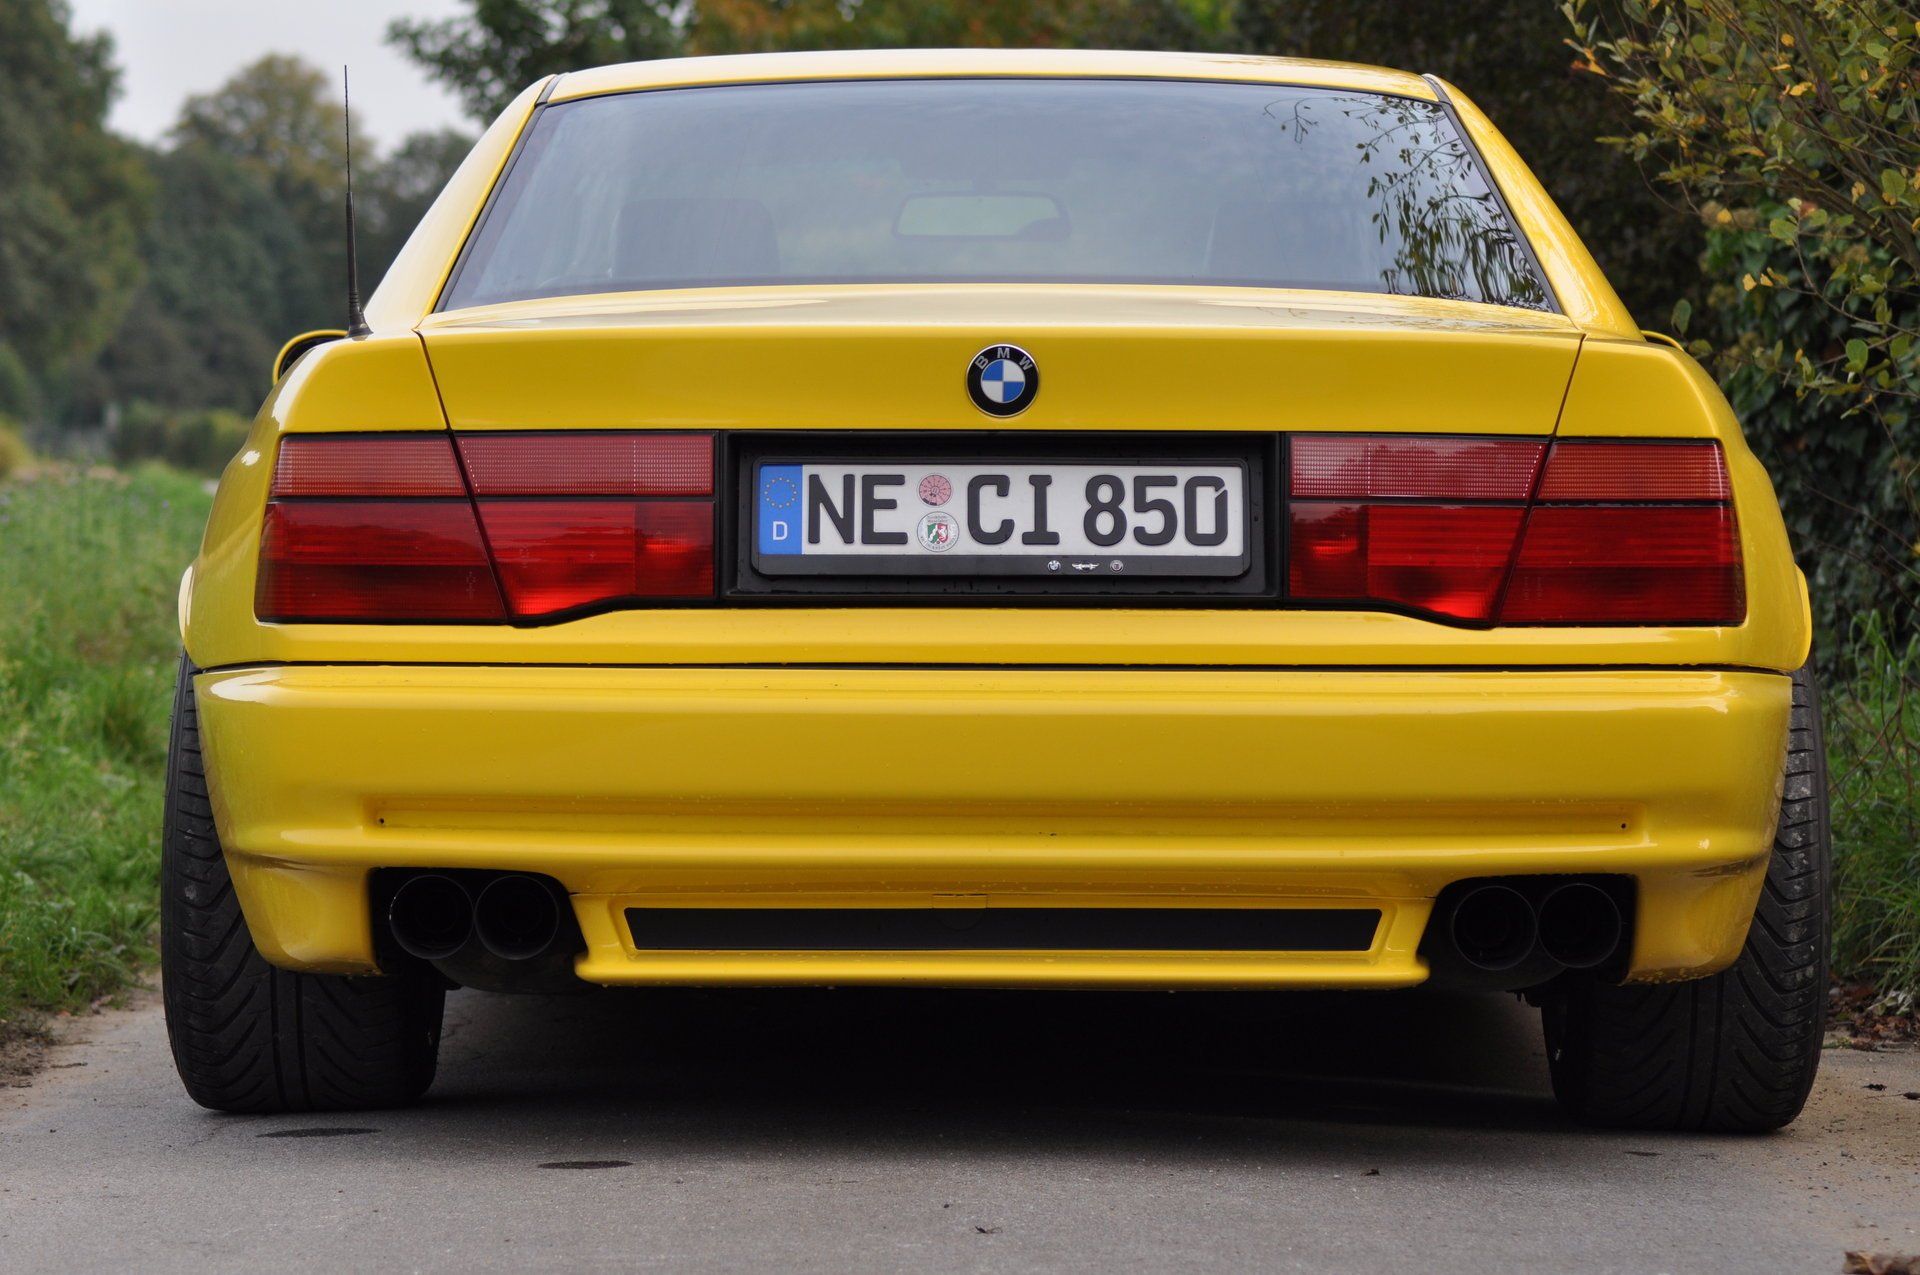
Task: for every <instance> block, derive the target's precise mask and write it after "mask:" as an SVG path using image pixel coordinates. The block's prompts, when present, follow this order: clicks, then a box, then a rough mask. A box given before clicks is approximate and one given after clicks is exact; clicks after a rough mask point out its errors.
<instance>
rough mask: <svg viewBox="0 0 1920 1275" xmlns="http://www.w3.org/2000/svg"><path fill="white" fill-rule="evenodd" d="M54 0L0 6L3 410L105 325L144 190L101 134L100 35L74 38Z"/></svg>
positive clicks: (29, 405) (39, 386) (125, 288)
mask: <svg viewBox="0 0 1920 1275" xmlns="http://www.w3.org/2000/svg"><path fill="white" fill-rule="evenodd" d="M68 22H69V15H68V12H67V7H66V5H65V3H63V0H7V3H5V4H0V174H4V178H3V179H0V395H4V396H5V397H6V398H8V399H15V400H19V399H33V400H40V401H12V402H7V401H0V414H4V413H12V414H16V415H21V416H39V415H42V414H44V412H45V410H46V404H45V402H44V400H45V398H46V397H47V396H48V392H49V390H53V389H57V388H58V383H59V381H60V379H61V377H62V376H63V374H64V373H65V372H66V371H67V369H69V368H70V367H71V366H72V365H74V364H75V363H77V362H80V361H83V360H84V359H86V358H88V357H89V356H91V355H92V353H93V352H94V351H95V350H97V349H98V348H99V346H100V345H101V343H102V342H104V341H105V340H106V338H107V336H108V334H109V333H110V332H111V331H112V330H113V325H114V323H115V321H116V320H117V319H118V318H119V316H120V313H121V311H122V310H123V309H124V307H125V305H126V302H127V299H128V297H129V295H130V294H131V293H132V291H133V288H134V286H135V284H136V283H137V282H138V280H139V276H140V263H139V258H138V256H137V255H136V252H135V245H134V236H135V231H136V228H137V226H138V225H139V224H140V221H141V218H142V216H143V214H144V208H145V200H146V194H147V188H146V183H145V181H144V180H143V178H142V174H141V171H140V167H139V163H138V160H137V157H136V154H135V151H134V149H133V147H131V146H130V145H128V144H127V143H125V142H123V141H121V140H120V139H118V138H116V137H114V136H113V135H112V134H110V133H108V132H107V131H106V129H105V119H106V114H107V108H108V106H109V105H110V104H111V102H112V98H113V93H114V89H115V77H114V71H113V67H112V65H111V61H110V59H111V56H112V51H113V50H112V43H111V42H110V41H109V40H108V39H107V38H106V37H105V36H93V37H90V38H87V39H76V38H75V37H74V36H72V35H71V34H70V33H69V31H68Z"/></svg>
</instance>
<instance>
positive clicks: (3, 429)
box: [0, 416, 33, 481]
mask: <svg viewBox="0 0 1920 1275" xmlns="http://www.w3.org/2000/svg"><path fill="white" fill-rule="evenodd" d="M32 459H33V453H32V452H30V451H28V450H27V442H26V440H25V439H23V438H21V437H20V427H19V425H17V424H15V423H14V422H13V421H10V420H8V419H7V418H6V417H4V416H0V481H5V480H6V479H7V478H8V477H10V476H11V475H12V474H13V472H14V471H15V470H17V469H21V468H24V467H25V466H26V465H27V463H28V462H29V461H31V460H32Z"/></svg>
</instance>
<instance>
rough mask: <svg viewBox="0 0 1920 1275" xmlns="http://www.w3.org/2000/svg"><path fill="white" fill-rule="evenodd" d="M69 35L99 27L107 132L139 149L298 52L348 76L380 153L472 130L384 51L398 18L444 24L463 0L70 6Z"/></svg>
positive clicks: (87, 1) (442, 95) (431, 87)
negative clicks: (241, 73) (109, 51)
mask: <svg viewBox="0 0 1920 1275" xmlns="http://www.w3.org/2000/svg"><path fill="white" fill-rule="evenodd" d="M69 3H70V4H71V5H72V8H73V20H74V26H75V27H76V28H77V29H78V30H81V31H97V30H100V29H102V28H105V29H106V30H107V31H109V32H111V33H112V35H113V42H114V47H115V54H114V56H115V60H116V61H117V62H118V63H119V64H120V76H121V78H120V90H121V91H120V100H119V101H118V102H117V103H116V104H115V105H114V109H113V115H112V120H111V122H112V125H113V127H114V128H115V129H117V130H119V131H120V132H122V133H126V134H128V135H130V136H133V137H138V138H140V139H142V140H143V141H154V140H156V139H158V138H159V137H160V136H161V135H162V134H164V133H165V132H166V131H167V130H168V129H169V128H171V127H172V126H173V122H174V120H175V119H176V118H177V117H178V116H179V114H180V104H181V103H182V102H183V101H185V100H186V99H187V97H188V96H190V95H191V94H194V93H205V92H207V91H209V90H210V89H214V88H217V87H219V86H220V85H221V84H222V83H223V82H225V81H226V79H227V78H228V77H229V76H230V75H232V74H233V73H234V72H235V71H237V70H239V69H240V68H241V67H243V66H245V65H247V64H248V63H249V62H252V61H254V60H255V59H256V58H259V57H261V56H262V55H263V54H267V53H295V54H298V55H299V56H301V57H303V58H305V59H306V60H307V61H309V62H312V63H313V64H315V65H316V66H319V67H322V68H325V69H327V70H328V71H330V72H332V73H333V74H338V73H339V68H340V67H341V66H351V67H352V68H353V103H354V114H355V115H356V116H358V117H359V118H360V119H361V120H362V121H364V126H365V129H366V131H367V132H368V133H369V134H371V135H372V137H373V138H374V140H376V141H378V142H379V143H381V144H382V145H385V146H391V145H393V144H394V143H396V142H398V141H399V140H400V139H401V138H403V137H405V136H406V135H407V134H408V133H412V132H416V131H418V130H420V129H428V128H439V127H442V126H445V125H456V126H459V127H462V128H465V129H467V130H469V131H474V129H475V126H474V125H473V123H472V122H470V121H468V120H466V119H465V118H464V117H463V116H462V114H461V112H460V106H459V103H458V102H456V101H455V100H454V97H453V95H452V94H451V93H448V92H447V91H446V90H444V89H441V88H439V87H438V86H437V85H435V84H432V83H430V82H429V81H428V80H427V79H426V77H425V76H424V75H422V74H421V72H420V71H419V70H418V69H417V68H416V67H415V66H414V65H413V64H412V63H411V62H408V61H407V60H406V59H405V58H403V57H402V56H401V55H400V54H399V53H397V52H395V51H394V50H392V49H390V48H388V47H387V45H386V43H385V40H384V38H383V37H384V36H385V34H386V30H387V23H388V22H389V21H391V20H392V19H394V18H397V17H429V18H437V17H444V16H446V15H448V14H451V13H455V12H459V11H462V10H464V9H465V8H466V5H464V4H463V3H461V0H69Z"/></svg>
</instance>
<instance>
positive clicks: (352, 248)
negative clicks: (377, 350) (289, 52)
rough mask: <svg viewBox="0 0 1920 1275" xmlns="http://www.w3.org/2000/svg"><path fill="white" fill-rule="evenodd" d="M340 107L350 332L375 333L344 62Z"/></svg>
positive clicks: (350, 98)
mask: <svg viewBox="0 0 1920 1275" xmlns="http://www.w3.org/2000/svg"><path fill="white" fill-rule="evenodd" d="M340 109H341V113H342V114H343V115H344V116H345V117H346V122H347V335H348V336H350V337H362V336H372V335H373V329H372V328H370V327H368V326H367V312H366V311H365V310H364V309H362V308H361V305H360V249H359V244H358V241H357V240H356V239H355V237H354V230H353V84H352V81H351V80H350V79H349V77H348V69H347V68H346V67H344V66H343V67H341V68H340Z"/></svg>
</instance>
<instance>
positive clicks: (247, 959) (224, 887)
mask: <svg viewBox="0 0 1920 1275" xmlns="http://www.w3.org/2000/svg"><path fill="white" fill-rule="evenodd" d="M193 672H194V670H193V667H192V665H190V664H189V663H188V662H187V661H186V660H185V659H184V658H183V659H182V660H181V661H180V680H179V684H178V686H177V687H176V689H175V691H174V700H173V733H172V739H171V742H170V744H169V747H168V759H167V809H166V821H165V825H164V828H163V831H162V841H161V849H160V889H161V896H160V979H161V988H162V999H163V1000H164V1002H165V1007H166V1016H167V1039H168V1041H169V1043H170V1044H171V1045H172V1046H173V1062H174V1066H175V1067H176V1068H178V1069H179V1072H180V1079H181V1080H182V1081H183V1082H184V1083H185V1084H186V1087H187V1092H188V1093H189V1094H190V1095H192V1097H193V1100H194V1101H195V1102H197V1103H199V1104H200V1105H201V1106H203V1107H212V1108H213V1109H214V1110H216V1111H240V1112H282V1111H351V1110H360V1109H366V1108H375V1107H398V1106H404V1105H405V1104H407V1103H410V1102H413V1101H414V1100H415V1099H417V1098H419V1097H420V1095H421V1094H422V1093H424V1092H426V1089H427V1086H428V1085H429V1084H431V1083H433V1071H434V1064H435V1060H436V1058H437V1056H438V1053H439V1048H440V1013H441V1008H442V1002H443V1000H444V998H445V992H444V990H443V988H442V986H441V985H440V983H439V982H438V981H437V980H435V979H433V978H432V977H431V975H430V974H428V973H427V972H426V971H424V970H412V971H407V972H404V973H400V974H396V975H393V976H390V977H369V978H349V977H344V976H335V975H327V974H295V973H290V972H289V971H286V970H281V969H275V968H274V967H273V966H271V965H269V964H267V962H266V961H265V960H264V959H262V958H261V956H260V953H259V952H258V951H257V950H256V949H255V948H254V945H253V937H252V935H251V934H250V933H249V932H248V930H247V922H246V918H245V917H243V916H242V915H241V914H240V902H239V900H238V899H237V898H236V897H235V895H234V892H233V881H232V879H231V878H230V877H229V876H228V875H227V861H226V856H225V855H224V854H223V853H222V852H221V849H220V841H219V837H218V835H217V834H216V833H215V831H214V826H213V808H212V806H211V805H210V804H209V802H208V800H207V780H206V774H205V770H204V767H203V765H202V762H201V758H200V730H199V720H198V715H197V712H196V709H195V705H194V695H193Z"/></svg>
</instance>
